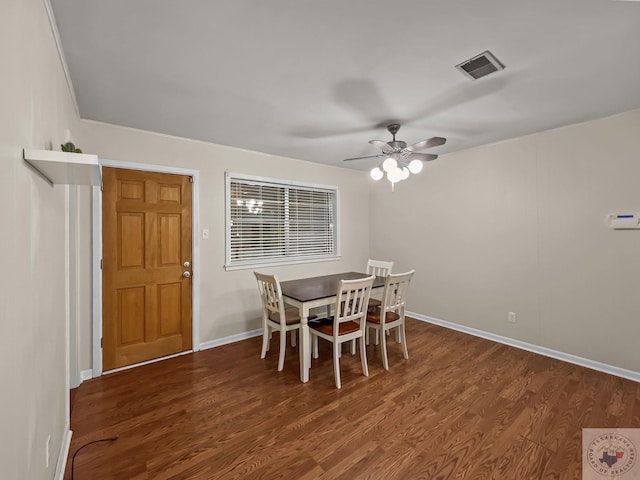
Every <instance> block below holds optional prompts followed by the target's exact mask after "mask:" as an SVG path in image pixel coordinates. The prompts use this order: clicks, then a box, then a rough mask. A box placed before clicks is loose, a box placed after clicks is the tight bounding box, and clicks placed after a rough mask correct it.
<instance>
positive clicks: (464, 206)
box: [370, 111, 640, 372]
mask: <svg viewBox="0 0 640 480" xmlns="http://www.w3.org/2000/svg"><path fill="white" fill-rule="evenodd" d="M638 132H640V111H632V112H628V113H626V114H622V115H618V116H614V117H610V118H605V119H600V120H597V121H593V122H589V123H585V124H581V125H576V126H572V127H566V128H562V129H557V130H553V131H549V132H544V133H540V134H536V135H531V136H527V137H524V138H520V139H515V140H512V141H508V142H504V143H500V144H496V145H490V146H485V147H480V148H475V149H472V150H468V151H464V152H460V153H456V154H451V155H446V156H443V157H441V158H440V159H439V160H437V161H435V162H431V163H429V164H427V165H426V167H425V169H424V170H423V172H422V173H421V174H420V175H419V176H417V177H415V178H411V179H410V180H408V181H406V182H403V183H401V184H399V185H398V186H397V188H396V192H395V193H391V192H390V191H389V188H388V186H385V185H376V186H375V187H373V188H372V189H371V197H370V198H371V202H370V211H371V232H372V235H371V255H372V256H373V257H375V258H381V259H393V260H395V261H396V266H395V267H394V270H395V271H402V270H408V269H410V268H415V269H416V271H417V272H416V276H415V277H414V281H413V284H412V289H411V294H412V295H411V298H410V301H409V309H410V310H411V311H414V312H416V313H419V314H422V315H427V316H431V317H435V318H438V319H441V320H445V321H449V322H454V323H458V324H462V325H466V326H469V327H473V328H477V329H480V330H484V331H487V332H491V333H495V334H499V335H503V336H507V337H511V338H514V339H518V340H522V341H525V342H529V343H533V344H536V345H541V346H545V347H548V348H552V349H555V350H559V351H562V352H566V353H570V354H574V355H578V356H582V357H586V358H589V359H592V360H596V361H599V362H604V363H606V364H610V365H614V366H618V367H622V368H627V369H630V370H633V371H636V372H638V371H640V354H639V353H638V338H640V321H639V319H640V295H639V294H638V286H639V285H640V283H639V278H640V230H635V231H616V230H611V229H609V228H607V226H606V223H605V218H606V216H607V214H609V213H613V212H617V213H625V212H634V213H640V195H639V194H638V192H639V188H638V183H637V182H638V179H640V135H639V134H638ZM508 312H515V313H516V314H517V323H516V324H510V323H508V322H507V313H508Z"/></svg>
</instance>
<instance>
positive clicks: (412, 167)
mask: <svg viewBox="0 0 640 480" xmlns="http://www.w3.org/2000/svg"><path fill="white" fill-rule="evenodd" d="M422 167H424V165H423V164H422V161H421V160H418V159H417V158H416V159H415V160H411V161H410V162H409V171H410V172H411V173H420V172H421V171H422Z"/></svg>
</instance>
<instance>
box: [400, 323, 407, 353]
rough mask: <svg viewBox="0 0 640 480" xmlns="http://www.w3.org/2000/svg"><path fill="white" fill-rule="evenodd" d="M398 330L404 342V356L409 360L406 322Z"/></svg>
mask: <svg viewBox="0 0 640 480" xmlns="http://www.w3.org/2000/svg"><path fill="white" fill-rule="evenodd" d="M398 330H399V331H400V340H401V341H402V356H403V357H404V358H405V359H408V358H409V351H408V350H407V332H406V331H405V329H404V322H402V324H400V326H399V327H398Z"/></svg>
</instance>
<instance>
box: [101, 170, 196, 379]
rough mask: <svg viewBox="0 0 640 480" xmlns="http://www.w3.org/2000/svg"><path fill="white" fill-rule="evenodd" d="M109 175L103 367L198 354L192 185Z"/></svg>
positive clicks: (153, 176) (167, 177)
mask: <svg viewBox="0 0 640 480" xmlns="http://www.w3.org/2000/svg"><path fill="white" fill-rule="evenodd" d="M102 173H103V192H102V237H103V257H102V259H103V267H102V282H103V287H102V335H103V337H102V338H103V350H102V358H103V367H102V368H103V370H112V369H114V368H118V367H123V366H125V365H131V364H134V363H139V362H144V361H146V360H151V359H153V358H158V357H163V356H166V355H171V354H173V353H178V352H182V351H185V350H190V349H191V338H192V337H191V329H192V322H191V288H192V281H191V278H190V274H191V266H190V264H191V262H192V258H191V228H192V223H191V179H190V177H188V176H184V175H172V174H167V173H152V172H141V171H136V170H123V169H116V168H104V169H103V172H102ZM185 262H189V266H188V267H185V266H184V265H185ZM185 272H188V273H185ZM187 275H188V276H187Z"/></svg>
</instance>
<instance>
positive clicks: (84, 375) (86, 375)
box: [80, 369, 93, 383]
mask: <svg viewBox="0 0 640 480" xmlns="http://www.w3.org/2000/svg"><path fill="white" fill-rule="evenodd" d="M92 378H93V370H91V369H89V370H82V371H81V372H80V383H82V382H84V381H85V380H91V379H92Z"/></svg>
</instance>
